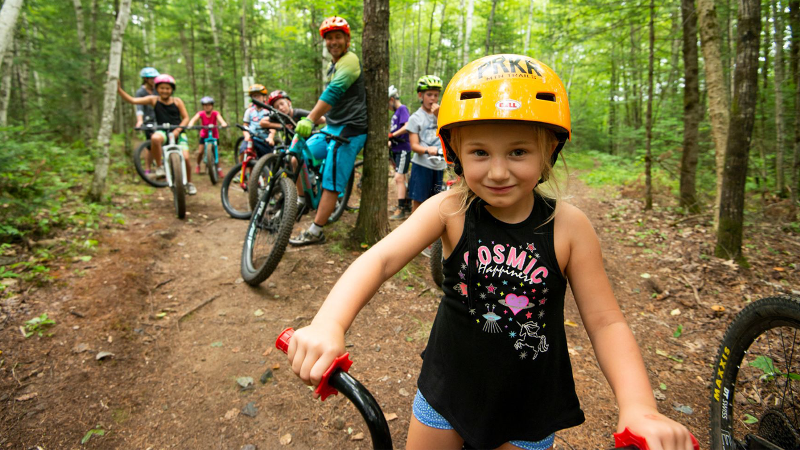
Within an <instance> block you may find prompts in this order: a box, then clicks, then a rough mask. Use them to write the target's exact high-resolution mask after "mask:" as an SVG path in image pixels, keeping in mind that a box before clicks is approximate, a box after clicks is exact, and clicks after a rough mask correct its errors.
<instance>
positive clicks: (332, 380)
mask: <svg viewBox="0 0 800 450" xmlns="http://www.w3.org/2000/svg"><path fill="white" fill-rule="evenodd" d="M293 334H294V329H293V328H286V329H285V330H283V331H282V332H281V334H280V335H278V339H276V340H275V348H277V349H278V350H280V351H282V352H283V353H287V352H288V351H289V341H290V340H291V339H292V335H293ZM352 365H353V361H352V360H350V354H349V353H345V354H344V355H342V356H340V357H338V358H336V359H335V360H334V361H333V364H331V366H330V367H329V368H328V370H327V371H325V373H324V374H323V375H322V380H321V381H320V383H319V385H318V386H317V387H316V388H315V389H314V392H315V393H317V394H319V398H320V400H321V401H323V402H324V401H325V399H326V398H328V397H329V396H331V395H336V394H338V393H339V392H341V393H342V394H343V395H344V396H345V397H347V399H348V400H350V401H351V402H352V403H353V406H355V407H356V409H357V410H358V412H359V413H360V414H361V417H363V418H364V421H365V422H366V423H367V428H368V429H369V434H370V437H371V438H372V448H374V449H376V450H391V449H392V448H393V446H392V434H391V432H390V431H389V424H388V423H387V422H386V417H385V416H384V414H383V411H382V410H381V407H380V405H378V402H377V401H376V400H375V397H373V396H372V394H371V393H370V392H369V390H367V388H366V387H364V385H363V384H361V383H360V382H359V381H358V380H356V379H355V378H353V376H352V375H350V374H349V373H347V371H348V370H350V367H351V366H352ZM614 439H615V441H616V444H615V445H617V446H618V447H614V449H615V450H639V449H640V448H646V446H647V444H646V442H645V441H644V439H642V438H641V437H639V436H636V435H634V434H633V433H631V432H630V431H629V430H628V429H627V428H626V429H625V431H623V432H622V433H615V434H614ZM463 448H464V449H472V448H474V447H472V446H470V445H469V444H468V443H464V447H463ZM695 448H698V447H697V446H695Z"/></svg>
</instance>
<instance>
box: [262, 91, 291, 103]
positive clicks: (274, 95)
mask: <svg viewBox="0 0 800 450" xmlns="http://www.w3.org/2000/svg"><path fill="white" fill-rule="evenodd" d="M282 98H285V99H286V100H289V101H292V99H291V98H289V94H287V93H286V91H282V90H280V89H278V90H277V91H272V92H270V93H269V98H268V99H267V103H269V106H275V102H277V101H278V100H280V99H282Z"/></svg>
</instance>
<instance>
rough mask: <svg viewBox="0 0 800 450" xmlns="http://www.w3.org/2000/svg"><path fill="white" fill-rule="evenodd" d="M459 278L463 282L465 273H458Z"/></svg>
mask: <svg viewBox="0 0 800 450" xmlns="http://www.w3.org/2000/svg"><path fill="white" fill-rule="evenodd" d="M458 276H459V277H461V279H462V280H463V279H464V277H465V275H464V272H458Z"/></svg>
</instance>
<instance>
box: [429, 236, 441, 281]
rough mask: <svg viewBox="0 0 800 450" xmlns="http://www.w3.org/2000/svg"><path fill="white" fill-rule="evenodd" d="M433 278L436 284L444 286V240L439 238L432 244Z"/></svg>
mask: <svg viewBox="0 0 800 450" xmlns="http://www.w3.org/2000/svg"><path fill="white" fill-rule="evenodd" d="M431 278H433V282H434V283H436V286H439V288H441V287H442V282H443V281H444V273H443V272H442V240H441V239H437V240H436V242H434V243H433V244H432V245H431Z"/></svg>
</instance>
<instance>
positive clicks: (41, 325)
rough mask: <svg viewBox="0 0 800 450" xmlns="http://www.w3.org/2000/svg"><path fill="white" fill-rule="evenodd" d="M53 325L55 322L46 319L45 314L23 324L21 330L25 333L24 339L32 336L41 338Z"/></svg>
mask: <svg viewBox="0 0 800 450" xmlns="http://www.w3.org/2000/svg"><path fill="white" fill-rule="evenodd" d="M55 324H56V322H55V321H54V320H52V319H48V318H47V313H44V314H42V315H41V316H39V317H34V318H33V319H31V320H28V321H27V322H25V325H24V327H23V330H24V331H25V337H26V338H29V337H31V336H33V335H34V334H36V335H38V336H39V337H42V336H43V335H44V331H45V330H46V329H47V328H49V327H51V326H53V325H55ZM48 336H49V335H48Z"/></svg>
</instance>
